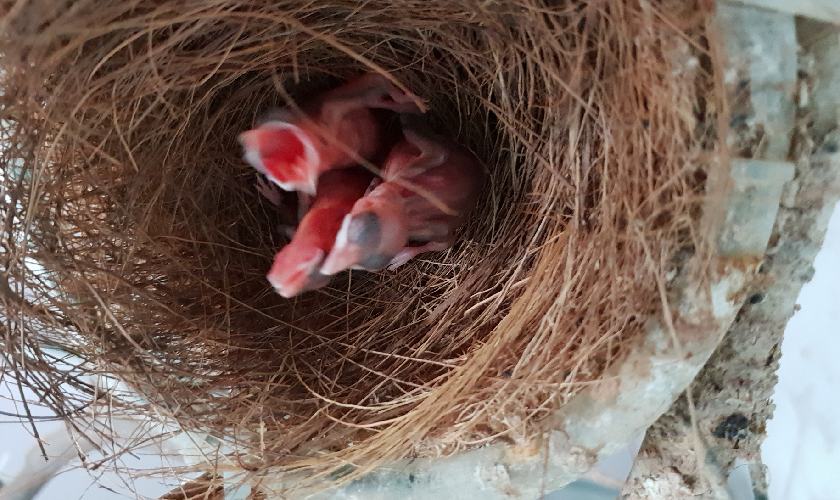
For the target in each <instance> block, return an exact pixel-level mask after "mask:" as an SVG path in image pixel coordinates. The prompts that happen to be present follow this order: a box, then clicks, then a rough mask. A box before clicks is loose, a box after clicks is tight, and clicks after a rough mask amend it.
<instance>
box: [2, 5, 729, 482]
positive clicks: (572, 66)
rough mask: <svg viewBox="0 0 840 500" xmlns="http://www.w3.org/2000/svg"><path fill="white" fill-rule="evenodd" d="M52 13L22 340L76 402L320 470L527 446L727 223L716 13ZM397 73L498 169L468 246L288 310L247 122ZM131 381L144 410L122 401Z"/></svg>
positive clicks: (326, 8) (19, 359)
mask: <svg viewBox="0 0 840 500" xmlns="http://www.w3.org/2000/svg"><path fill="white" fill-rule="evenodd" d="M26 5H27V6H26V7H24V8H23V9H22V10H21V11H19V12H16V13H15V15H14V17H12V18H11V19H10V21H9V26H8V29H7V32H6V34H5V35H4V38H3V43H2V53H3V54H4V63H3V65H4V67H3V71H4V72H3V75H2V80H3V83H2V88H3V95H2V101H0V102H2V107H3V116H4V121H3V123H2V129H3V134H4V137H5V138H6V139H5V140H6V141H7V142H8V147H6V148H5V149H4V150H3V152H2V154H3V167H2V169H3V170H2V175H3V177H2V184H3V189H4V196H3V198H4V203H5V204H6V207H7V209H8V210H7V211H5V214H6V215H5V216H4V219H5V221H4V222H5V229H4V234H3V237H4V238H3V239H4V242H3V246H2V253H0V258H2V260H3V266H4V270H5V276H7V277H8V278H7V279H8V282H9V284H10V286H9V287H7V288H8V290H9V293H5V294H4V295H3V301H4V306H5V308H6V314H5V316H6V318H5V319H6V320H7V321H5V325H4V327H3V328H4V332H3V333H4V334H5V335H4V337H5V340H4V341H3V346H4V350H5V352H6V363H7V370H9V371H10V372H13V373H15V377H16V378H18V379H20V380H22V381H24V382H25V383H26V384H27V385H29V386H30V387H32V388H33V389H34V390H35V392H36V393H37V394H39V395H40V396H41V397H42V400H43V402H44V403H45V404H47V405H48V406H50V407H52V408H54V409H56V410H58V411H59V413H60V414H61V415H66V416H73V415H79V414H80V412H83V411H84V409H85V408H87V407H89V406H90V405H91V404H92V401H93V400H94V399H96V398H100V399H101V398H108V397H110V399H111V401H110V403H111V404H112V405H113V406H114V407H115V408H117V409H122V410H124V411H128V412H133V411H138V410H139V411H141V412H151V411H153V409H154V408H157V409H161V408H162V409H164V411H165V413H169V414H172V415H173V416H174V417H175V418H177V419H178V421H179V422H180V424H181V425H183V426H184V427H186V428H190V429H202V430H207V431H209V432H211V433H212V434H214V435H216V436H218V437H219V438H220V439H223V440H225V441H227V442H228V443H229V444H231V445H232V446H234V447H235V448H236V449H237V450H238V451H239V452H241V453H242V454H243V455H247V456H248V457H249V460H248V468H250V469H251V470H253V469H257V470H266V469H268V468H276V467H279V468H282V469H286V470H301V469H304V470H309V471H311V472H313V474H312V475H311V478H312V480H313V481H320V480H321V479H322V478H323V477H325V476H324V474H327V473H330V472H335V471H336V470H339V468H340V467H342V466H344V465H346V464H353V465H355V466H358V469H357V471H360V473H361V471H364V470H368V469H369V468H370V467H374V466H376V465H378V464H381V463H383V462H386V461H390V460H394V459H397V458H401V457H407V456H418V455H421V456H423V455H435V454H440V453H452V452H457V451H458V450H463V449H466V448H470V447H475V446H479V445H481V444H484V443H487V442H490V441H493V440H498V439H503V440H510V441H514V442H518V441H523V440H525V439H527V438H529V437H531V436H533V435H535V434H536V433H538V432H539V431H540V430H541V428H540V420H541V418H542V417H544V416H546V415H548V414H549V413H550V412H551V411H552V410H554V409H556V408H558V407H559V406H561V405H562V404H563V403H564V402H565V401H567V400H568V398H569V397H570V396H571V395H573V394H574V393H575V391H576V390H577V389H579V388H580V387H582V386H583V385H585V384H590V383H593V382H594V381H597V380H598V379H599V375H600V373H602V371H603V369H604V368H605V367H606V366H608V365H609V364H610V363H612V362H614V361H615V360H616V359H619V358H620V356H621V353H622V349H623V348H624V346H626V345H627V341H628V340H629V339H632V338H633V337H634V336H635V335H637V334H638V333H639V332H640V331H641V329H642V328H643V326H644V323H645V320H646V318H647V317H649V316H650V315H651V314H656V313H657V311H658V310H659V308H660V297H659V294H658V290H657V287H656V283H657V282H658V281H661V280H662V279H663V278H664V277H665V276H667V275H668V273H669V272H670V271H671V270H672V269H671V268H670V266H671V265H672V257H673V256H674V255H675V253H676V252H678V251H680V250H685V249H686V248H691V247H692V246H693V245H695V244H697V242H698V240H700V239H702V238H701V235H698V234H697V228H696V224H695V222H696V219H697V209H698V206H699V203H698V200H699V197H698V196H697V195H698V194H699V191H700V188H699V186H701V185H702V176H703V173H702V165H703V164H704V158H705V156H704V151H705V150H708V148H709V143H710V142H711V141H713V140H714V138H713V137H712V136H711V132H710V131H709V130H708V127H705V126H704V125H703V124H704V123H707V122H709V119H708V115H710V114H711V113H712V112H714V109H713V106H711V105H710V103H711V102H712V101H713V97H711V96H709V95H707V92H706V91H705V90H703V89H706V88H711V87H712V85H709V79H710V78H711V76H709V74H708V72H707V70H706V65H704V58H705V57H707V56H706V54H705V49H704V35H705V19H706V17H707V16H706V13H705V12H703V11H702V10H700V7H698V6H696V5H693V4H691V3H690V2H686V3H682V2H679V3H671V2H655V3H653V4H649V3H647V2H641V3H639V2H634V1H629V0H628V1H621V2H601V1H594V0H593V1H576V2H561V3H559V4H552V5H551V6H549V5H547V4H544V3H543V2H537V1H529V0H518V1H516V2H502V3H499V4H494V3H486V2H476V3H471V2H449V1H446V0H434V1H429V0H416V1H415V0H400V1H397V2H394V1H388V2H376V1H374V2H366V3H364V4H356V3H355V2H344V1H341V0H330V1H326V2H316V3H313V2H285V3H277V2H265V3H264V4H263V3H259V2H254V3H251V4H247V5H243V4H241V3H239V2H229V3H228V2H212V3H211V2H205V1H199V0H193V1H188V2H181V1H174V0H161V1H158V2H149V3H148V4H146V3H143V2H141V3H140V4H137V5H132V6H128V5H126V4H125V3H124V2H120V1H110V2H97V3H96V5H95V6H94V5H92V4H91V5H88V4H87V3H85V2H80V3H78V4H76V7H75V8H72V9H66V10H61V9H58V8H57V7H50V6H48V5H47V4H43V5H39V2H31V3H29V4H26ZM442 20H445V21H444V22H442ZM371 70H372V71H382V72H385V73H387V74H390V75H392V76H393V77H395V78H396V79H397V80H398V81H399V82H401V83H402V84H404V85H405V86H406V87H407V88H409V89H411V90H412V91H413V92H415V93H416V94H418V95H420V96H422V97H423V98H425V99H426V100H427V102H428V104H429V108H430V112H429V113H430V116H431V117H432V120H433V121H434V122H435V124H436V126H437V127H438V129H439V130H442V131H446V132H447V133H449V134H451V135H452V136H455V137H457V138H458V140H459V141H460V142H462V143H463V144H465V145H466V146H467V147H469V148H470V149H471V150H472V151H474V152H475V153H476V155H477V156H478V157H479V158H481V159H482V161H483V162H484V163H485V164H486V166H487V167H488V169H489V171H490V173H491V182H490V185H489V187H488V188H487V190H486V192H485V193H484V195H483V197H482V199H481V201H480V203H479V206H478V209H477V210H476V211H475V214H476V215H475V216H474V217H473V218H472V220H471V221H470V222H469V223H468V224H467V225H466V226H465V227H464V228H462V231H461V233H460V237H459V240H458V243H457V244H456V245H455V247H454V248H453V249H452V250H450V251H447V252H444V253H435V254H429V255H427V256H423V257H421V258H419V259H416V260H415V261H413V262H412V263H411V264H409V265H406V266H404V267H403V268H401V269H400V270H399V271H398V272H382V273H362V272H353V273H351V274H347V275H344V276H341V277H339V278H338V279H336V280H335V281H334V282H333V283H332V285H331V286H330V287H328V288H326V289H323V290H320V291H317V292H313V293H309V294H306V295H304V296H301V297H300V298H298V299H296V300H291V301H290V300H285V299H282V298H280V297H278V296H277V295H275V294H274V293H273V292H272V290H271V287H270V286H269V285H268V283H267V282H266V280H265V273H266V270H267V269H268V266H269V265H270V262H271V258H272V256H273V253H274V252H275V251H276V250H277V249H278V248H279V246H280V245H281V244H282V243H283V242H284V241H283V236H282V235H281V234H280V233H279V232H278V230H277V224H276V222H277V220H276V219H277V212H276V211H275V209H274V208H273V207H271V206H270V205H269V204H268V203H266V202H264V201H263V200H261V199H260V197H259V196H258V195H257V194H256V190H255V189H254V181H255V177H254V173H253V171H252V170H251V169H250V168H249V167H248V166H247V165H245V164H244V162H243V161H241V158H240V154H241V153H240V149H239V147H238V145H237V143H236V136H237V134H238V133H239V132H240V131H242V130H245V129H247V128H249V127H250V126H251V125H252V124H253V122H254V119H255V118H256V117H257V116H258V115H259V114H260V113H262V112H263V111H265V110H266V109H268V108H270V107H272V106H277V105H284V104H287V103H288V102H289V101H290V100H295V99H301V98H305V97H306V96H308V95H312V94H314V93H316V92H318V91H319V90H321V89H325V88H328V87H330V86H332V85H335V84H336V83H337V82H340V81H342V80H343V79H346V78H348V77H351V76H353V75H357V74H359V73H360V72H363V71H371ZM33 262H34V263H35V264H34V265H33V264H32V263H33ZM27 263H28V264H27ZM24 290H25V291H24ZM48 347H56V348H60V349H61V350H63V351H65V352H69V353H72V354H73V355H74V356H77V357H78V358H81V359H83V360H85V361H86V362H85V363H83V364H80V365H78V366H74V367H73V368H69V369H68V368H67V367H66V366H59V365H58V364H57V363H55V355H54V354H50V352H53V351H50V350H49V349H46V348H48ZM102 370H105V371H108V372H111V373H114V374H117V375H118V376H119V377H120V378H122V379H123V380H126V381H127V382H128V383H129V384H130V385H131V386H132V387H134V389H135V390H137V391H138V392H139V393H140V394H141V395H142V396H143V398H144V401H143V402H142V403H137V402H136V401H131V400H128V399H125V398H120V397H118V395H114V394H111V395H103V394H101V393H98V392H97V391H96V390H95V387H93V386H91V384H90V383H89V379H88V378H86V377H85V376H86V375H89V374H92V373H99V372H100V371H102ZM59 383H65V384H66V383H69V384H71V385H75V386H76V389H78V393H77V392H74V394H77V395H74V396H70V395H69V394H67V393H66V391H64V392H62V391H60V390H57V387H58V384H59ZM78 394H80V395H78ZM257 435H258V436H257Z"/></svg>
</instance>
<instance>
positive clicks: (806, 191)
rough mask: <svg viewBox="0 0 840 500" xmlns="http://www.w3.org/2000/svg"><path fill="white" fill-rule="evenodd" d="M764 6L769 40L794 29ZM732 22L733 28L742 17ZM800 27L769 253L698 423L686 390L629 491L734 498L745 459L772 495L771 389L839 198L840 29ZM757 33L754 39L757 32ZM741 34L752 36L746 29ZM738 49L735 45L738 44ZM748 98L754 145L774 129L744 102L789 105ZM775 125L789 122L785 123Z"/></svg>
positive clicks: (717, 363) (653, 431) (763, 493)
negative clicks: (766, 458)
mask: <svg viewBox="0 0 840 500" xmlns="http://www.w3.org/2000/svg"><path fill="white" fill-rule="evenodd" d="M733 9H736V8H733ZM737 9H738V10H739V12H736V13H735V16H736V17H738V16H740V19H741V21H740V22H744V21H747V20H748V19H749V17H750V16H751V15H752V14H749V13H747V12H745V9H746V8H737ZM724 10H726V9H724ZM729 13H730V14H731V12H729ZM755 15H756V16H757V17H756V19H758V21H756V22H749V24H746V25H749V26H751V27H758V26H763V27H767V26H768V25H767V23H768V21H769V20H771V18H772V17H775V21H773V22H774V23H777V26H776V27H775V28H773V29H769V30H767V31H766V35H767V37H766V40H767V41H768V42H769V41H770V40H772V39H773V38H777V39H780V40H781V41H784V40H786V38H785V37H781V38H779V37H778V33H779V30H778V26H779V25H786V26H787V27H788V29H789V28H790V27H791V26H792V23H793V19H792V18H790V17H789V16H786V15H784V14H772V13H768V12H756V13H755ZM730 19H731V18H730ZM729 26H730V29H732V27H733V26H734V25H733V24H730V25H729ZM798 28H799V32H800V40H801V41H802V42H803V44H804V45H805V49H806V53H805V54H804V55H803V57H801V58H800V64H799V66H800V71H799V72H800V81H799V91H798V92H797V95H796V97H797V98H798V100H794V96H793V95H791V96H788V98H790V99H791V100H790V102H791V103H797V104H798V106H799V109H798V117H797V120H796V121H795V122H796V123H797V124H798V125H797V128H796V130H795V132H794V141H793V147H792V154H791V157H792V158H794V159H795V165H796V177H795V178H794V180H793V181H792V182H790V183H789V184H788V186H787V187H786V191H785V194H784V195H783V197H782V202H781V204H780V210H779V213H778V216H777V218H776V222H775V226H774V230H773V237H772V238H771V242H770V246H769V247H768V251H767V255H766V257H765V260H764V263H763V264H762V267H761V271H760V273H759V276H758V279H757V280H756V282H755V283H753V285H752V287H751V292H750V294H749V295H748V298H747V300H746V302H745V304H744V306H743V308H742V309H741V311H740V313H739V315H738V318H737V319H736V322H735V323H734V324H733V326H732V328H731V329H730V330H729V332H728V333H727V335H726V336H725V338H724V339H723V341H722V342H721V344H720V345H719V347H718V349H717V350H716V352H715V354H714V355H713V356H712V358H711V359H710V360H709V362H708V364H707V365H706V367H705V368H704V369H703V371H702V372H701V373H700V375H699V376H698V378H697V379H696V381H695V383H694V384H693V390H692V400H693V403H694V406H695V408H694V412H693V420H694V422H695V423H694V424H692V412H690V411H689V407H690V403H689V401H687V399H686V397H683V398H681V399H680V400H679V401H678V402H677V403H675V404H674V406H673V407H672V408H671V409H670V410H669V411H668V412H667V413H666V414H665V415H663V416H662V417H661V418H660V419H659V420H658V421H657V422H656V423H655V424H654V425H653V426H652V427H651V428H650V429H649V430H648V432H647V435H646V437H645V441H644V443H643V445H642V449H641V451H640V454H639V457H638V458H637V460H636V463H635V464H634V468H633V471H632V472H631V476H630V478H629V479H628V482H627V484H626V485H625V488H624V491H623V498H686V497H692V496H697V497H701V498H728V497H729V496H728V493H727V490H726V487H725V484H726V479H727V475H728V473H729V472H730V471H731V470H732V467H733V465H734V464H735V461H736V460H738V459H740V461H741V462H746V463H748V464H750V473H751V476H752V479H753V494H754V497H755V498H756V499H766V498H767V482H766V475H765V474H764V470H763V467H762V466H761V465H760V463H761V462H760V446H761V443H762V441H763V440H764V436H765V424H766V422H767V419H768V418H770V416H771V415H772V412H773V404H772V402H771V397H772V393H773V388H774V386H775V384H776V370H777V368H778V362H779V358H780V356H781V352H780V344H781V340H782V334H783V332H784V328H785V325H786V324H787V322H788V320H789V319H790V317H791V316H792V315H793V313H794V312H795V310H796V298H797V296H798V295H799V291H800V289H801V287H802V285H803V284H804V283H806V282H807V281H809V280H810V279H811V277H812V275H813V267H812V263H813V261H814V258H815V257H816V254H817V252H818V251H819V249H820V247H821V245H822V241H823V238H824V235H825V230H826V226H827V224H828V220H829V217H830V216H831V212H832V210H833V208H834V205H835V203H836V201H837V199H838V198H840V153H838V150H840V133H838V132H837V130H836V127H837V125H838V121H837V116H838V114H837V111H838V107H837V105H836V102H825V103H824V102H823V100H820V95H821V94H822V95H830V93H829V92H827V91H826V90H825V89H831V88H833V89H835V90H836V89H838V88H840V80H838V78H840V77H838V73H837V71H836V67H835V66H830V65H831V64H833V63H832V60H833V59H836V58H837V57H838V54H840V43H836V41H837V40H838V37H837V36H836V33H837V32H836V31H835V32H834V34H829V36H822V37H819V43H809V42H808V41H806V39H805V38H804V37H803V36H802V34H803V33H805V34H807V35H808V40H811V39H813V37H812V34H813V33H814V28H815V26H814V24H813V23H810V22H802V21H800V22H799V24H798ZM820 29H824V28H820ZM751 37H752V40H753V42H754V41H755V38H754V37H753V36H752V35H751ZM736 38H738V39H741V40H743V39H744V37H742V36H740V35H739V36H738V37H736ZM731 41H732V40H730V42H731ZM757 47H761V44H760V43H759V44H756V43H751V44H750V45H749V46H748V47H743V48H749V49H750V50H752V51H753V52H752V53H753V54H756V55H758V56H759V58H764V59H766V58H767V57H768V55H767V54H766V53H765V54H760V53H758V52H756V48H757ZM732 48H733V47H732V46H731V45H730V50H732ZM763 50H764V51H776V53H777V56H774V57H790V56H791V54H790V52H789V49H786V48H785V47H783V46H781V45H769V44H768V45H765V46H764V47H763ZM784 66H785V65H784V64H780V65H779V67H784ZM752 74H753V76H755V75H756V74H755V73H752ZM746 83H752V82H746ZM734 84H735V86H736V87H740V90H741V91H744V90H745V89H744V87H745V82H744V80H743V79H741V78H739V79H738V80H737V81H735V82H734ZM762 88H764V89H767V88H768V87H767V86H760V85H759V86H755V87H753V86H751V85H750V86H749V90H750V91H751V93H754V92H756V91H759V92H761V91H762ZM730 90H731V91H736V90H735V89H732V88H730ZM814 90H816V95H814ZM770 92H771V93H776V97H777V98H779V97H780V96H782V94H779V93H778V88H776V89H775V90H773V89H772V88H771V90H770ZM740 97H741V98H740V99H736V100H735V103H736V106H739V109H738V113H746V115H745V116H743V117H737V116H736V115H733V116H734V117H735V118H738V119H739V120H740V121H743V123H745V124H747V127H746V128H745V129H743V130H741V131H739V132H740V133H741V134H744V133H747V134H755V136H756V137H758V138H759V140H758V141H752V144H753V145H757V144H760V143H761V142H763V141H764V140H765V139H764V138H762V137H761V135H762V134H764V133H766V132H767V131H769V130H771V129H766V128H764V127H761V130H757V129H756V127H758V126H761V116H762V113H757V114H756V113H755V112H754V110H750V109H749V107H748V106H747V107H745V106H744V103H753V104H754V103H756V102H763V103H764V104H767V103H768V102H769V103H770V105H771V108H773V109H777V110H778V109H784V105H783V106H781V107H779V106H777V105H776V104H773V103H772V101H768V100H766V97H767V96H766V95H765V96H764V97H763V98H761V99H755V98H753V97H752V96H751V98H750V99H744V96H743V95H741V96H740ZM817 103H819V105H817ZM765 116H766V114H765ZM776 130H780V128H779V127H776ZM741 137H742V138H743V137H745V136H744V135H741ZM767 139H768V140H769V142H770V147H766V146H761V147H754V148H752V149H751V151H749V152H748V153H750V154H753V155H757V156H762V157H764V158H766V159H771V160H781V159H784V158H779V157H772V156H770V157H768V156H767V155H768V154H774V152H775V154H778V153H779V151H781V150H782V148H781V147H780V146H778V144H779V142H780V141H781V140H782V138H780V137H770V138H767ZM740 144H749V143H748V142H741V143H740Z"/></svg>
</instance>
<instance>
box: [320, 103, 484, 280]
mask: <svg viewBox="0 0 840 500" xmlns="http://www.w3.org/2000/svg"><path fill="white" fill-rule="evenodd" d="M400 119H401V121H402V124H403V135H404V138H403V140H402V141H400V142H398V143H397V144H396V145H395V146H394V148H393V149H392V150H391V152H390V154H389V155H388V158H387V160H386V161H385V165H384V168H383V178H384V182H382V183H380V184H378V185H376V186H375V187H373V188H372V189H371V190H370V192H368V194H367V195H365V197H364V198H362V199H360V200H359V201H357V202H356V203H355V205H354V206H353V210H352V212H351V213H350V214H348V215H347V216H346V217H345V218H344V220H343V221H342V223H341V229H340V230H339V231H338V235H337V236H336V241H335V245H334V246H333V248H332V251H331V252H330V253H329V255H328V256H327V258H326V260H325V261H324V264H323V266H322V267H321V272H322V273H323V274H328V275H331V274H335V273H338V272H340V271H342V270H344V269H365V270H368V271H375V270H379V269H382V268H384V267H388V268H389V269H395V268H397V267H399V266H401V265H403V264H405V263H406V262H408V261H409V260H411V259H412V258H414V257H415V256H417V255H419V254H421V253H423V252H432V251H439V250H446V249H447V248H449V247H451V246H452V244H453V242H454V238H455V234H454V231H455V229H456V228H457V227H458V226H459V225H460V224H461V223H462V222H463V221H464V220H465V218H466V216H467V215H468V212H469V211H470V210H471V209H472V207H473V206H474V205H475V202H476V200H477V198H478V194H479V193H480V191H481V187H482V185H483V184H484V179H485V171H484V168H483V167H482V165H481V163H480V162H479V161H478V159H477V158H476V157H475V156H474V155H473V154H472V153H470V152H469V151H468V150H466V149H465V148H463V147H461V146H459V145H457V144H455V143H454V142H452V141H450V140H447V139H445V138H443V137H440V136H438V135H436V134H434V133H432V132H431V131H430V130H429V129H428V127H427V126H426V125H425V124H424V123H423V121H422V120H421V119H420V118H419V117H418V116H416V115H414V116H411V115H402V116H401V117H400Z"/></svg>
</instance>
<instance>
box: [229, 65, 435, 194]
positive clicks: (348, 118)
mask: <svg viewBox="0 0 840 500" xmlns="http://www.w3.org/2000/svg"><path fill="white" fill-rule="evenodd" d="M416 101H417V98H416V97H414V96H412V95H409V94H406V93H404V92H403V91H401V90H400V89H398V88H397V87H396V86H394V85H393V84H392V83H391V82H390V81H388V80H387V79H386V78H385V77H383V76H382V75H379V74H375V73H370V74H366V75H363V76H361V77H359V78H356V79H355V80H352V81H350V82H348V83H346V84H344V85H342V86H340V87H338V88H336V89H333V90H330V91H328V92H325V93H323V94H321V95H320V96H319V97H317V98H316V99H314V100H312V101H310V102H308V103H304V104H303V105H302V106H301V107H300V110H299V111H297V110H292V109H283V110H280V111H275V112H273V113H270V114H269V115H268V116H266V117H265V119H264V120H263V121H262V123H261V124H260V125H258V126H257V127H256V128H254V129H252V130H248V131H246V132H243V133H241V134H240V135H239V142H240V143H241V144H242V146H243V148H244V150H245V155H244V158H245V161H247V162H248V163H250V164H251V165H252V166H253V167H254V168H256V169H257V170H258V171H260V172H261V173H263V174H265V175H266V176H267V177H268V178H269V179H270V180H271V181H272V182H274V183H275V184H277V185H278V186H280V187H281V188H282V189H284V190H286V191H301V192H303V193H307V194H310V195H314V194H315V192H316V189H317V182H318V178H319V176H320V175H321V174H322V173H324V172H326V171H328V170H331V169H335V168H344V167H350V166H353V165H356V164H358V163H359V161H358V160H359V158H363V159H365V160H371V159H372V157H373V156H375V155H376V153H377V152H378V151H380V150H382V149H383V148H385V147H387V144H385V143H386V136H387V132H388V131H387V130H383V127H382V125H381V123H380V120H379V118H378V117H377V116H376V114H375V113H374V111H373V110H374V109H386V110H390V111H395V112H398V113H420V111H421V110H420V108H419V107H418V105H417V104H416Z"/></svg>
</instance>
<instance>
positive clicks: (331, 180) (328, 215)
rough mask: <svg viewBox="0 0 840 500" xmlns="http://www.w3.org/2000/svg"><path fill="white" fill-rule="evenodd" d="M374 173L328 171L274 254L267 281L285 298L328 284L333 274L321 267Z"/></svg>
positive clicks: (354, 170)
mask: <svg viewBox="0 0 840 500" xmlns="http://www.w3.org/2000/svg"><path fill="white" fill-rule="evenodd" d="M372 179H373V174H371V173H370V172H368V171H367V170H365V169H363V168H360V167H357V168H346V169H340V170H331V171H329V172H325V173H324V174H323V175H322V176H321V179H320V181H319V182H318V192H317V195H316V196H315V199H314V200H313V201H312V205H311V206H310V208H309V211H308V212H307V213H306V215H305V216H304V217H303V219H301V221H300V224H299V225H298V227H297V230H296V231H295V233H294V237H293V238H292V241H291V242H290V243H289V244H288V245H286V246H285V247H283V249H282V250H280V251H279V252H278V253H277V255H276V256H275V257H274V264H273V265H272V266H271V270H270V271H269V272H268V276H267V277H268V281H269V282H270V283H271V284H272V286H274V289H275V290H276V291H277V293H279V294H280V295H282V296H283V297H286V298H291V297H294V296H295V295H298V294H300V293H303V292H306V291H309V290H315V289H317V288H321V287H323V286H326V285H327V283H329V281H330V277H329V276H327V275H324V274H322V273H321V272H320V271H319V269H320V267H321V265H322V264H323V262H324V258H325V257H326V256H327V255H328V254H329V253H330V251H331V250H332V247H333V243H334V242H335V237H336V233H338V229H339V227H341V221H342V220H343V219H344V217H345V216H346V215H347V214H348V213H350V210H351V209H352V208H353V204H354V203H355V202H356V201H357V200H359V198H361V197H362V196H364V194H365V191H366V190H367V189H368V186H369V185H370V182H371V180H372Z"/></svg>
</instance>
